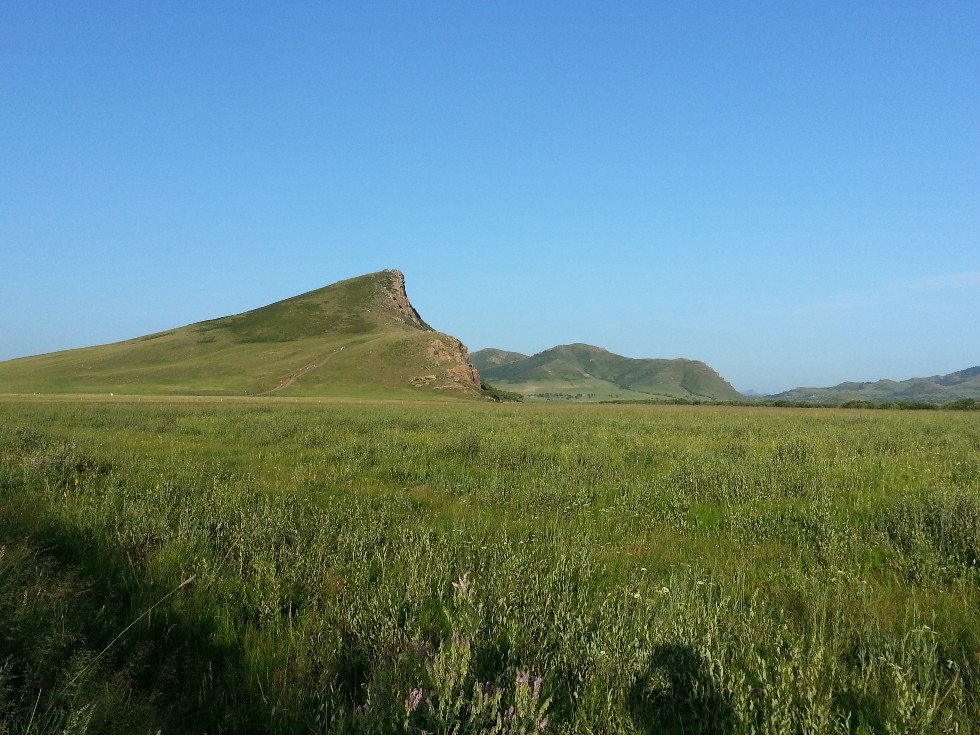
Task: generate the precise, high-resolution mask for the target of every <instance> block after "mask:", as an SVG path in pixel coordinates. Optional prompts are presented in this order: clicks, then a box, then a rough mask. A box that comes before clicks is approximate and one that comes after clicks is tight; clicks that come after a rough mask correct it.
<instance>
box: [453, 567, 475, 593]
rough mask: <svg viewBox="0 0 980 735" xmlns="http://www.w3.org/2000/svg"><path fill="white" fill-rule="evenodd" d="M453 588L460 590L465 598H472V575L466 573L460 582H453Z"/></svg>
mask: <svg viewBox="0 0 980 735" xmlns="http://www.w3.org/2000/svg"><path fill="white" fill-rule="evenodd" d="M453 587H455V588H456V589H457V590H459V591H460V593H461V594H462V595H463V596H464V597H472V596H473V590H472V589H471V588H470V573H469V572H466V573H465V574H464V575H463V576H462V577H460V578H459V580H458V581H456V582H453Z"/></svg>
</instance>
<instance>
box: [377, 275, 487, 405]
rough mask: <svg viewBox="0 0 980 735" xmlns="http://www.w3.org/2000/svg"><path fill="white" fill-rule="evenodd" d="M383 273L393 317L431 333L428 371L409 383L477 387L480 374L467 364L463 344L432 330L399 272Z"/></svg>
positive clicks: (427, 349) (466, 353) (427, 353)
mask: <svg viewBox="0 0 980 735" xmlns="http://www.w3.org/2000/svg"><path fill="white" fill-rule="evenodd" d="M385 275H386V276H387V284H386V286H387V294H386V298H387V300H388V302H389V303H390V305H391V307H392V308H393V310H394V313H395V315H396V317H397V318H399V319H401V320H403V321H405V322H407V323H409V324H412V325H414V326H416V327H418V328H419V329H422V330H425V331H427V332H432V340H431V341H430V342H429V344H428V345H427V347H426V358H427V360H428V365H427V367H429V368H431V369H432V372H431V373H429V374H426V375H416V376H414V377H412V378H411V380H410V381H409V382H411V384H412V385H416V386H420V387H421V386H429V387H434V388H441V389H450V390H463V391H469V390H477V391H479V390H480V373H478V372H477V370H476V368H475V367H473V365H472V364H470V359H469V352H468V351H467V349H466V346H465V345H464V344H463V343H462V342H460V341H459V340H458V339H456V338H455V337H451V336H449V335H448V334H443V333H441V332H436V331H435V330H433V329H432V327H430V326H429V325H428V324H426V323H425V321H424V320H423V319H422V317H421V316H420V315H419V313H418V311H416V309H415V307H414V306H412V303H411V302H410V301H409V300H408V293H407V292H406V291H405V276H404V275H403V274H402V272H401V271H398V270H388V271H385Z"/></svg>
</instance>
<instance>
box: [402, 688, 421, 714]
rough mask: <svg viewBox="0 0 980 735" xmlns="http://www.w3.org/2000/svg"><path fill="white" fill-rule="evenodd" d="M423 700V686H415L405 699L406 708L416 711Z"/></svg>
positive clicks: (409, 710)
mask: <svg viewBox="0 0 980 735" xmlns="http://www.w3.org/2000/svg"><path fill="white" fill-rule="evenodd" d="M421 701H422V687H415V688H414V689H413V690H412V691H411V693H410V694H409V695H408V699H406V700H405V710H406V711H408V712H414V711H415V710H416V709H417V708H418V706H419V703H420V702H421Z"/></svg>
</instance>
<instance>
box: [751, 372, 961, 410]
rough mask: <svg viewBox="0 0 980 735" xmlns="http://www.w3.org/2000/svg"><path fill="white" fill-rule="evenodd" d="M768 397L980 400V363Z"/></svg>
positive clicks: (825, 400) (824, 400)
mask: <svg viewBox="0 0 980 735" xmlns="http://www.w3.org/2000/svg"><path fill="white" fill-rule="evenodd" d="M767 398H775V399H782V400H789V401H812V402H814V403H844V402H846V401H871V402H872V403H893V402H903V403H948V402H950V401H957V400H960V399H963V398H974V399H980V366H977V367H972V368H967V369H966V370H960V371H958V372H955V373H949V374H948V375H933V376H931V377H928V378H910V379H908V380H898V381H896V380H876V381H872V382H867V383H856V382H846V383H840V384H839V385H835V386H833V387H831V388H793V389H792V390H788V391H785V392H783V393H778V394H776V395H774V396H767Z"/></svg>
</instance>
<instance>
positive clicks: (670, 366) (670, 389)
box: [470, 344, 743, 401]
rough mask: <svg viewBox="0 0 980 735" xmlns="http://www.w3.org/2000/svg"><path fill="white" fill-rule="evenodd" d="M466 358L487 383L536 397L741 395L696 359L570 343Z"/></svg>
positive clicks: (731, 397)
mask: <svg viewBox="0 0 980 735" xmlns="http://www.w3.org/2000/svg"><path fill="white" fill-rule="evenodd" d="M470 361H471V362H472V363H473V366H474V367H475V368H476V369H477V370H478V371H479V372H480V375H481V376H482V378H483V379H484V381H486V382H487V383H490V384H492V385H493V386H495V387H497V388H501V389H503V390H507V391H513V392H515V393H520V394H522V395H524V396H525V397H527V398H530V399H540V400H574V401H600V400H644V399H646V400H650V399H678V398H684V399H702V400H739V399H742V398H743V396H742V394H741V393H739V392H738V391H737V390H735V388H733V387H732V386H731V384H730V383H728V381H726V380H725V379H724V378H722V377H721V376H720V375H719V374H718V373H716V372H715V371H714V370H712V369H711V368H710V367H708V366H707V365H705V364H704V363H703V362H698V361H696V360H655V359H634V358H630V357H623V356H621V355H616V354H613V353H612V352H609V351H608V350H604V349H602V348H601V347H594V346H592V345H586V344H571V345H560V346H558V347H552V348H551V349H549V350H545V351H544V352H539V353H538V354H536V355H531V356H527V355H523V354H521V353H519V352H508V351H506V350H499V349H493V348H488V349H483V350H479V351H477V352H474V353H473V354H471V355H470Z"/></svg>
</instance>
